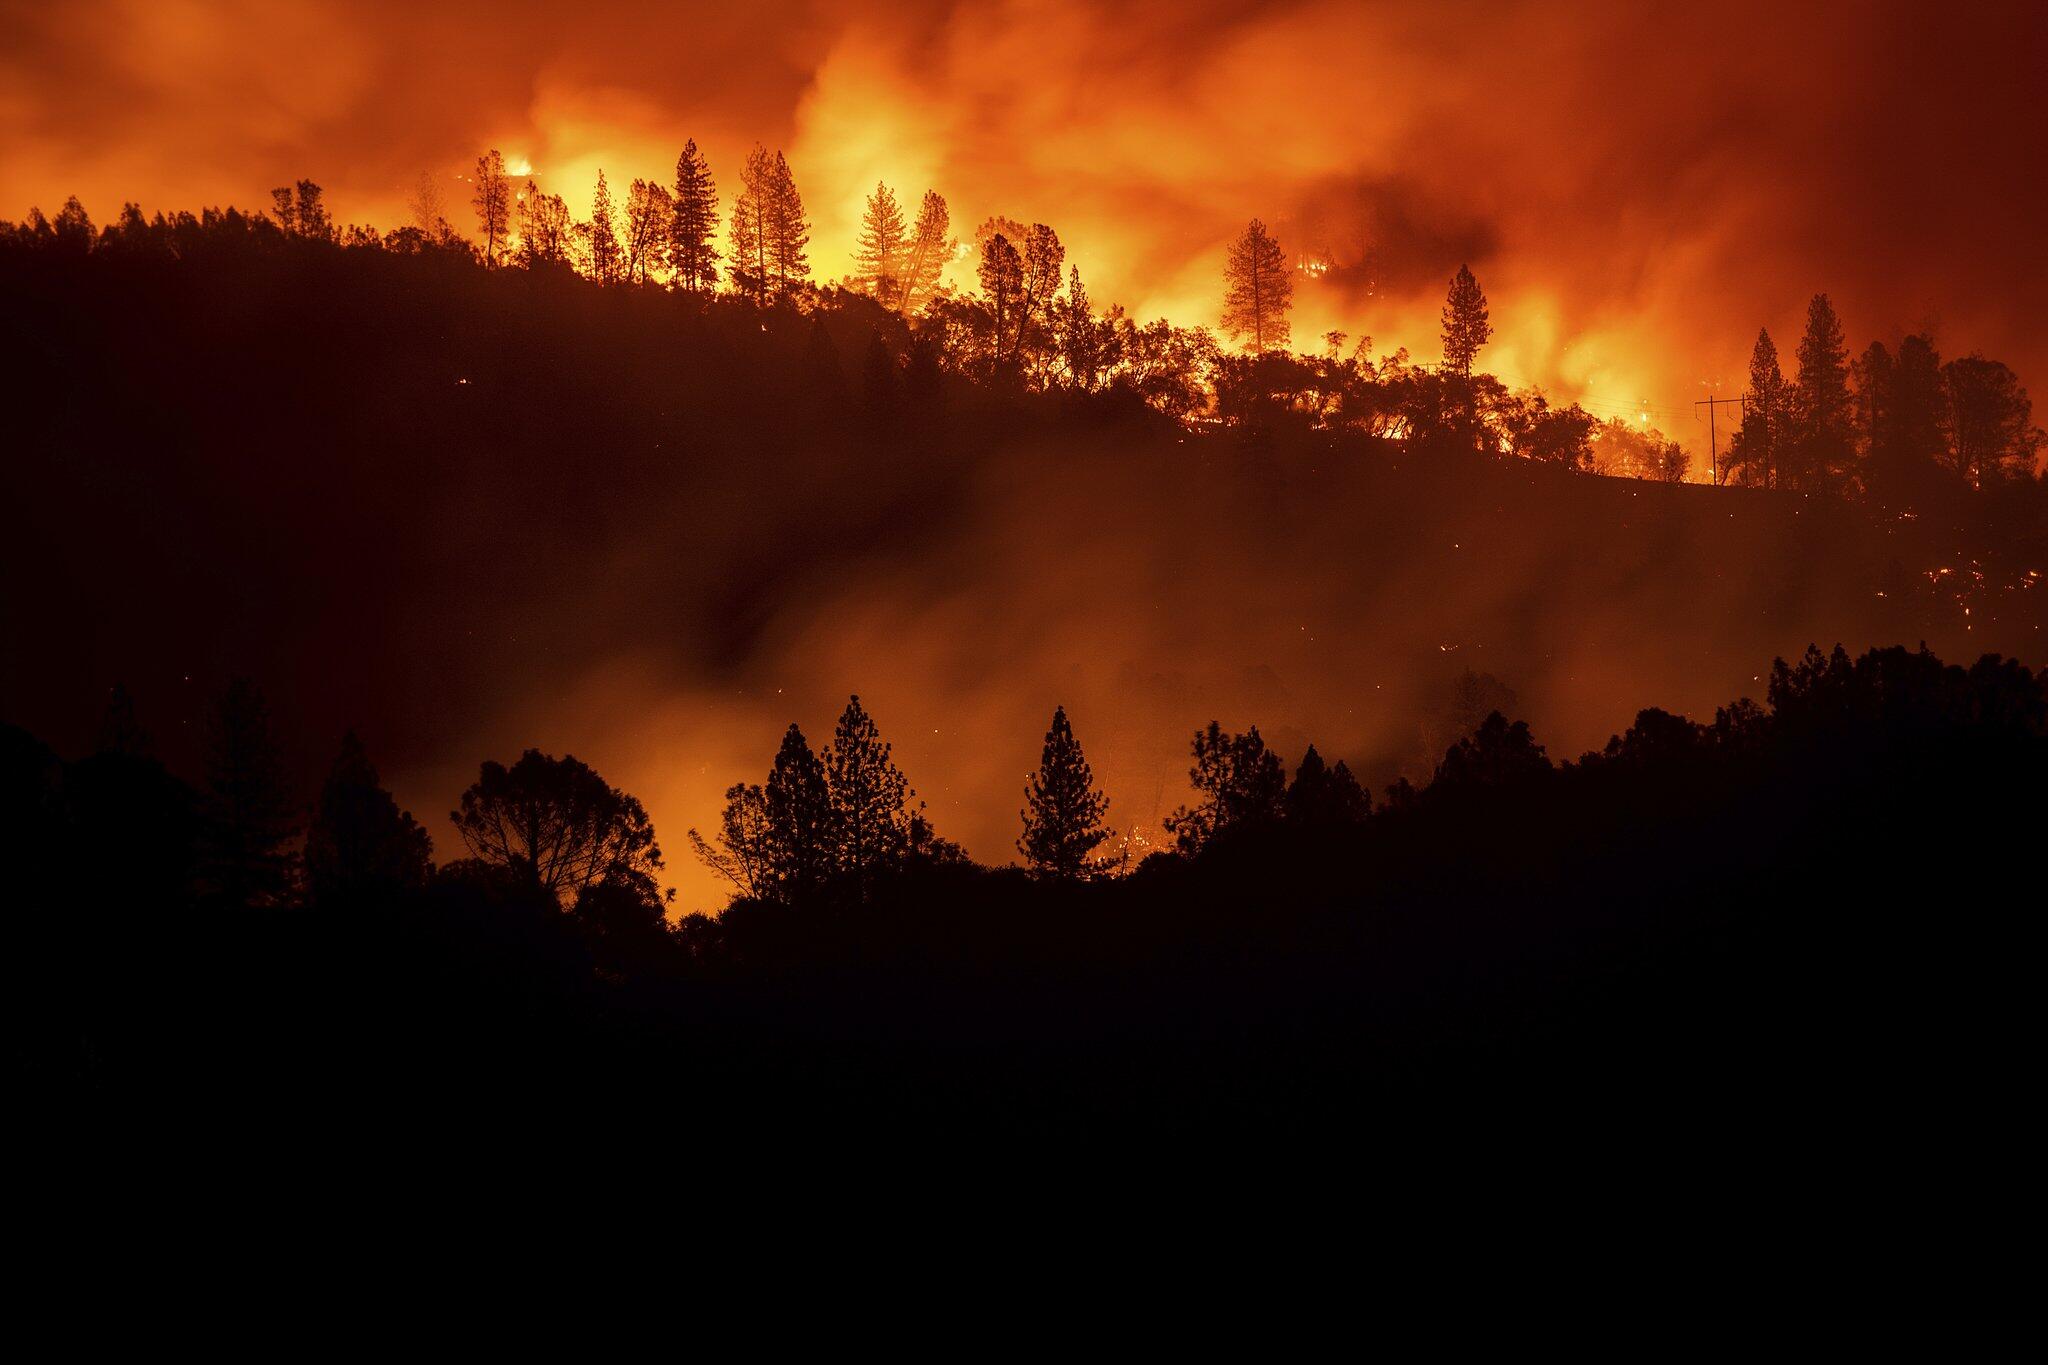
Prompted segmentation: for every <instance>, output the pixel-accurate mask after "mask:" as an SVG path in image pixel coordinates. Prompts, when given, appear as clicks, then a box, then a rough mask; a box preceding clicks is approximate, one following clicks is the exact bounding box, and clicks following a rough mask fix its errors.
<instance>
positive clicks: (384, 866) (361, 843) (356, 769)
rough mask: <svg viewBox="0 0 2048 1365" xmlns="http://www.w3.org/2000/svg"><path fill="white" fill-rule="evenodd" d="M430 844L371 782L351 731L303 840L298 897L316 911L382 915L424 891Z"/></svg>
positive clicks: (367, 763)
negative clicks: (302, 884)
mask: <svg viewBox="0 0 2048 1365" xmlns="http://www.w3.org/2000/svg"><path fill="white" fill-rule="evenodd" d="M433 847H434V845H433V840H431V839H430V838H429V837H428V836H427V832H426V831H425V830H424V829H422V828H420V825H419V822H418V821H417V820H414V819H413V818H412V813H411V812H410V811H405V810H401V809H399V806H398V802H397V801H395V800H394V799H392V795H391V793H390V792H388V791H386V790H385V789H384V786H383V784H382V783H381V782H379V781H378V779H377V770H376V769H375V768H374V767H372V766H371V765H370V758H369V754H368V753H367V752H365V750H364V748H363V742H362V741H361V740H360V739H358V738H357V737H356V732H355V731H353V730H351V731H349V732H348V733H347V734H346V735H344V736H343V737H342V741H341V754H340V756H339V757H338V758H336V759H335V761H334V768H333V770H332V771H330V772H329V773H328V775H327V781H326V782H325V783H323V784H322V785H321V788H320V800H319V804H318V805H317V806H315V808H314V813H313V824H312V828H311V829H309V830H308V831H307V832H306V892H307V895H308V897H309V898H310V899H311V901H312V902H313V904H314V906H315V907H317V908H320V909H335V908H342V907H366V908H368V907H379V906H385V907H388V906H390V905H391V904H392V903H394V902H395V901H397V900H398V899H400V898H401V897H403V896H404V895H406V894H407V893H408V892H412V891H417V890H418V889H420V888H421V887H423V886H425V885H426V882H427V876H428V874H429V873H430V872H431V871H432V870H433V863H432V855H433Z"/></svg>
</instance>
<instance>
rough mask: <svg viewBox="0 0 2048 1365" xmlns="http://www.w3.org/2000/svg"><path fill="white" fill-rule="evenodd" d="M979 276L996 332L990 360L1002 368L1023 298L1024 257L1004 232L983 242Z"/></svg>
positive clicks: (991, 322)
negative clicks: (1018, 252)
mask: <svg viewBox="0 0 2048 1365" xmlns="http://www.w3.org/2000/svg"><path fill="white" fill-rule="evenodd" d="M980 275H981V301H982V303H983V304H984V305H985V306H986V307H987V308H988V321H989V324H990V326H991V328H992V329H993V335H992V336H991V337H990V338H989V342H990V348H989V358H990V359H991V360H992V361H994V362H995V363H996V364H997V365H999V366H1000V365H1001V364H1002V363H1003V361H1004V359H1005V358H1007V356H1008V355H1009V354H1010V351H1009V338H1010V334H1011V332H1012V330H1013V329H1014V328H1015V326H1016V324H1017V316H1018V311H1019V310H1020V309H1021V308H1022V306H1023V299H1024V258H1023V257H1022V256H1020V255H1018V254H1017V248H1016V245H1015V244H1014V243H1012V242H1011V241H1010V239H1009V237H1007V236H1006V235H1004V234H1003V233H1000V232H998V233H994V234H992V235H991V236H990V237H989V239H988V240H987V241H986V242H983V243H982V246H981V270H980Z"/></svg>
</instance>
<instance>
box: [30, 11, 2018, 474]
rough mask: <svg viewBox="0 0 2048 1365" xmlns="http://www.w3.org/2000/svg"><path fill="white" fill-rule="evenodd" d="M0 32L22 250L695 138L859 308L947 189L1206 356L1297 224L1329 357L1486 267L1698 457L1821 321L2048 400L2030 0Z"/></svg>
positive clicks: (563, 166) (575, 174) (463, 14)
mask: <svg viewBox="0 0 2048 1365" xmlns="http://www.w3.org/2000/svg"><path fill="white" fill-rule="evenodd" d="M0 37H4V39H5V41H4V42H0V54H4V55H0V91H4V92H5V93H0V139H4V141H5V143H6V144H7V145H8V147H9V149H10V150H9V154H8V156H7V157H6V158H5V161H4V164H0V205H5V206H7V208H6V210H5V211H6V212H8V213H10V214H18V213H20V212H21V211H23V210H25V209H26V208H27V207H28V205H29V204H30V203H32V202H34V203H41V204H42V205H43V206H44V207H45V208H46V209H49V208H54V207H55V204H56V203H57V202H58V201H60V200H61V199H62V197H63V196H64V195H65V194H66V193H69V192H73V191H75V192H77V193H79V194H80V195H81V196H82V197H83V198H84V199H85V201H86V203H87V205H88V207H89V208H91V209H92V210H94V212H95V213H96V214H97V215H98V216H99V217H101V218H103V219H104V218H106V217H109V216H111V214H112V212H113V211H114V210H115V209H116V208H117V207H118V205H119V203H120V202H121V201H122V200H123V199H127V198H135V199H138V200H140V201H142V202H143V204H144V205H145V207H146V208H150V209H154V208H164V207H168V208H178V207H185V206H190V205H195V204H198V203H212V202H229V201H234V202H240V203H244V204H248V203H261V202H262V201H263V195H264V192H265V191H266V190H267V189H268V187H269V186H270V185H273V184H278V183H283V182H284V181H285V180H286V179H287V178H290V177H295V176H300V175H310V176H312V177H313V178H315V179H317V180H319V181H321V182H322V183H323V184H325V185H327V186H328V187H329V191H330V194H331V195H332V198H333V200H334V204H335V207H336V209H337V211H338V213H339V215H340V216H342V217H344V218H357V219H368V220H373V221H380V222H384V223H387V224H389V223H394V222H397V221H399V220H400V219H402V217H403V216H404V203H405V200H406V198H407V195H408V194H409V192H410V189H411V186H412V185H413V183H414V181H415V179H416V178H417V176H418V175H419V174H420V173H421V172H422V171H428V172H431V173H432V174H433V175H434V176H436V177H437V178H438V179H439V180H440V181H441V183H442V184H443V186H444V188H445V190H446V192H447V197H448V199H449V200H450V202H451V205H452V206H453V208H454V209H457V210H460V209H461V208H462V207H463V204H464V201H465V199H466V190H465V188H464V186H463V185H462V183H461V181H460V179H459V177H460V176H461V175H463V174H464V173H465V171H466V170H467V168H468V166H469V165H470V164H471V162H472V161H473V159H474V156H475V153H476V152H477V151H478V150H479V149H481V148H482V147H485V146H498V147H501V148H503V149H504V150H505V151H506V153H507V154H508V156H509V157H511V158H512V159H513V163H514V164H515V165H516V164H519V163H521V162H526V163H530V164H531V165H532V167H533V168H534V172H535V174H536V175H537V176H538V177H539V178H540V179H541V180H542V181H543V183H544V184H545V185H547V186H549V187H552V188H554V189H557V190H559V191H561V192H563V193H565V194H567V195H568V197H569V198H570V200H571V202H572V204H577V205H578V206H579V207H580V206H581V205H582V204H583V203H584V202H585V201H586V199H587V195H588V192H589V186H590V185H591V183H592V182H593V181H594V179H595V175H596V171H597V169H598V168H599V167H600V166H602V167H603V168H604V169H605V170H606V172H607V174H608V176H609V177H610V179H611V180H612V183H613V184H614V185H615V186H617V185H619V184H622V183H623V182H624V181H626V180H628V179H630V178H631V177H633V176H636V175H640V176H649V177H656V178H659V177H663V176H665V175H666V174H667V173H668V168H669V167H670V166H671V165H672V164H673V161H674V158H675V153H676V151H677V149H678V148H679V146H680V145H681V142H682V140H683V139H684V137H686V136H694V137H696V138H697V139H698V141H699V143H700V144H701V145H703V146H704V147H705V148H706V149H707V151H708V152H709V154H710V156H711V158H712V162H713V166H714V169H715V170H717V171H718V172H719V174H720V176H721V179H722V181H723V183H724V186H725V188H726V189H727V190H728V191H730V190H731V188H732V187H733V185H734V183H735V181H736V172H737V168H738V165H739V162H740V159H741V157H742V156H743V154H744V151H745V149H746V147H748V146H750V145H751V144H752V143H753V142H754V141H755V140H757V139H758V140H761V141H764V142H766V143H768V144H769V145H771V146H773V145H781V146H784V147H786V148H787V149H788V151H789V153H790V157H791V161H792V163H793V165H794V166H795V168H796V171H797V174H798V177H799V180H800V182H801V184H802V185H803V187H804V190H805V192H806V195H807V198H808V201H809V204H810V207H811V209H812V212H813V215H814V218H815V220H816V232H815V240H816V244H817V246H816V250H815V257H816V263H817V265H818V267H819V273H820V274H821V276H827V277H829V276H832V275H836V274H839V273H841V272H842V271H844V270H845V268H846V266H847V259H846V257H847V253H849V252H850V250H851V244H852V241H853V236H854V223H855V219H856V215H857V213H858V209H859V205H860V201H861V198H862V196H863V195H864V194H865V193H866V192H867V191H868V190H869V189H870V188H871V187H872V186H873V184H874V182H875V181H876V180H878V179H881V180H886V181H888V182H890V183H891V184H893V185H895V186H896V187H897V189H898V190H899V192H901V193H903V194H906V195H915V194H916V193H918V192H919V191H921V190H922V189H924V188H926V187H927V186H930V187H933V188H937V189H939V190H940V191H941V192H943V193H945V194H947V195H948V196H949V198H951V200H952V201H953V204H954V209H955V223H956V226H960V227H965V228H968V229H971V227H972V225H973V224H974V223H976V222H978V221H980V220H981V219H982V218H983V217H986V216H987V215H989V214H992V213H1004V214H1008V215H1010V216H1012V217H1016V218H1020V219H1023V220H1025V221H1034V220H1036V221H1044V222H1049V223H1051V224H1053V225H1054V226H1055V227H1057V228H1058V229H1059V230H1060V232H1061V234H1062V236H1063V237H1064V238H1065V239H1066V241H1067V243H1068V246H1069V249H1070V253H1071V254H1070V259H1072V260H1073V261H1074V262H1075V263H1077V264H1078V265H1079V266H1080V267H1081V270H1082V273H1083V275H1084V277H1086V278H1087V279H1088V280H1089V282H1090V284H1091V288H1092V289H1093V292H1094V293H1095V295H1096V297H1097V298H1098V299H1100V300H1115V301H1121V302H1122V303H1124V304H1125V305H1126V306H1127V307H1129V308H1131V309H1132V310H1133V311H1134V312H1138V313H1140V314H1144V315H1153V314H1161V313H1163V314H1169V315H1172V316H1174V317H1175V318H1176V319H1177V320H1180V321H1185V322H1202V321H1210V320H1213V318H1214V316H1215V314H1216V311H1217V309H1218V306H1219V303H1218V298H1217V295H1218V287H1217V283H1216V281H1217V273H1218V267H1219V263H1220V260H1221V255H1222V248H1223V244H1224V243H1225V242H1226V241H1227V240H1228V239H1229V237H1230V236H1231V235H1232V233H1234V232H1235V231H1236V230H1237V229H1238V228H1239V227H1240V226H1241V225H1242V223H1243V221H1244V220H1245V219H1246V218H1249V217H1251V216H1253V215H1259V216H1262V217H1264V218H1266V219H1267V220H1268V221H1269V222H1273V223H1276V224H1277V226H1278V228H1279V230H1280V233H1281V237H1282V240H1283V242H1284V243H1285V244H1286V245H1287V246H1288V248H1289V249H1290V250H1291V251H1294V252H1296V253H1298V254H1300V255H1301V256H1303V257H1306V258H1314V259H1315V260H1317V261H1318V263H1319V264H1320V265H1323V266H1327V267H1328V269H1326V270H1325V271H1324V273H1323V274H1322V275H1321V276H1320V277H1319V278H1316V279H1313V280H1305V281H1304V287H1303V288H1302V289H1301V291H1300V293H1299V298H1298V309H1297V318H1296V328H1295V335H1296V342H1297V345H1312V344H1313V343H1314V339H1315V338H1316V337H1318V336H1319V335H1320V334H1321V333H1322V332H1323V331H1325V330H1328V329H1342V330H1344V331H1347V332H1349V333H1351V334H1353V335H1354V336H1355V335H1358V334H1370V335H1372V336H1374V337H1375V338H1376V340H1377V341H1378V342H1379V343H1380V345H1381V346H1382V348H1383V349H1385V348H1391V347H1393V346H1397V345H1406V346H1409V347H1411V348H1412V349H1414V350H1415V351H1416V352H1417V353H1418V354H1433V353H1434V348H1435V338H1436V308H1437V305H1438V303H1439V302H1440V299H1441V295H1442V289H1443V282H1444V280H1445V279H1447V278H1448V277H1449V275H1450V274H1451V273H1452V272H1453V271H1454V270H1455V269H1456V267H1457V266H1458V264H1459V263H1460V262H1461V261H1465V260H1469V261H1470V262H1471V264H1472V265H1473V267H1474V269H1475V270H1477V271H1478V272H1479V274H1480V277H1481V279H1482V281H1483V282H1484V283H1485V284H1486V286H1487V288H1488V291H1489V293H1490V294H1491V296H1492V299H1493V303H1494V315H1495V319H1496V323H1497V325H1498V326H1499V328H1500V333H1499V336H1498V337H1497V339H1496V343H1495V346H1494V348H1493V350H1492V351H1491V352H1490V353H1489V355H1488V360H1489V362H1490V364H1491V367H1492V368H1494V369H1495V370H1497V371H1498V372H1500V373H1501V374H1503V376H1504V377H1508V378H1510V379H1512V380H1515V381H1518V382H1525V383H1532V384H1540V385H1544V386H1546V387H1548V388H1550V389H1551V390H1552V391H1553V393H1555V394H1556V395H1558V396H1560V397H1564V398H1572V397H1585V398H1588V399H1589V400H1591V401H1593V402H1595V403H1598V404H1601V405H1603V406H1604V407H1605V408H1608V409H1618V408H1619V407H1620V406H1622V405H1636V406H1639V407H1640V406H1647V407H1648V408H1649V409H1650V410H1651V411H1652V414H1653V419H1654V420H1657V421H1658V422H1659V424H1660V425H1662V426H1664V427H1665V428H1666V429H1667V430H1669V431H1670V432H1672V434H1674V435H1676V436H1679V437H1680V438H1682V439H1686V440H1687V441H1688V443H1689V444H1703V443H1699V442H1697V441H1695V440H1694V439H1693V438H1694V436H1695V433H1694V431H1693V426H1694V423H1693V421H1692V417H1693V412H1692V408H1691V403H1692V400H1693V399H1694V398H1696V397H1700V396H1702V395H1703V394H1704V393H1705V392H1706V391H1707V390H1708V389H1709V388H1719V389H1720V390H1722V391H1726V390H1727V389H1728V388H1729V387H1730V386H1732V385H1735V384H1737V383H1738V382H1739V376H1740V373H1741V366H1742V363H1743V361H1744V359H1745V358H1746V355H1747V349H1748V344H1749V341H1750V339H1751V338H1752V337H1753V336H1754V330H1755V327H1756V326H1757V325H1758V324H1759V323H1767V324H1771V325H1772V326H1773V328H1774V330H1778V331H1779V332H1780V333H1781V335H1782V334H1784V333H1789V332H1790V331H1792V330H1793V328H1794V327H1795V326H1796V323H1797V319H1798V318H1799V317H1800V315H1801V311H1802V309H1803V306H1804V303H1805V300H1806V297H1807V296H1808V295H1809V294H1810V293H1812V292H1814V291H1816V290H1823V289H1824V290H1828V291H1831V292H1832V293H1833V295H1834V297H1835V300H1836V303H1837V305H1838V307H1839V309H1840V311H1841V312H1842V314H1843V316H1844V317H1845V319H1846V320H1847V322H1848V325H1849V329H1850V333H1851V337H1852V341H1856V342H1858V343H1859V344H1860V341H1861V340H1862V339H1864V338H1867V337H1869V336H1873V335H1887V336H1889V335H1892V334H1894V333H1896V332H1897V331H1899V330H1900V329H1910V328H1915V327H1921V326H1930V325H1931V326H1933V327H1934V328H1936V330H1937V332H1938V334H1939V340H1940V342H1941V344H1942V345H1943V348H1944V350H1946V351H1948V352H1951V353H1960V352H1964V351H1968V350H1971V349H1983V350H1986V351H1988V352H1991V353H1993V354H1997V355H2000V356H2002V357H2003V358H2005V359H2007V360H2008V361H2009V362H2010V363H2012V364H2014V365H2015V366H2016V367H2017V368H2019V369H2020V371H2021V373H2022V374H2023V375H2026V376H2036V375H2040V374H2042V373H2048V347H2044V343H2043V342H2042V341H2041V339H2040V335H2039V332H2038V329H2037V328H2034V327H2032V325H2031V322H2032V319H2035V318H2038V317H2039V316H2040V315H2041V314H2042V313H2043V312H2044V311H2048V274H2044V273H2043V272H2042V271H2041V270H2040V269H2039V245H2038V242H2039V233H2038V223H2039V221H2040V218H2041V215H2042V212H2043V209H2044V207H2048V199H2044V196H2048V190H2044V187H2043V182H2042V181H2041V179H2040V177H2039V176H2038V174H2035V173H2034V169H2033V168H2035V167H2038V166H2040V165H2041V164H2044V162H2048V132H2044V122H2043V121H2042V120H2040V119H2038V118H2030V119H2020V120H2016V119H2014V118H2013V116H2012V111H2013V110H2014V109H2017V108H2023V107H2026V103H2027V101H2026V97H2025V96H2024V95H2023V93H2022V92H2024V91H2025V90H2026V88H2027V83H2028V81H2029V80H2030V79H2031V78H2032V77H2033V76H2034V75H2035V74H2037V73H2038V71H2039V70H2040V69H2041V67H2042V65H2043V64H2044V62H2048V11H2044V10H2043V9H2042V8H2041V7H2040V6H2039V5H2034V4H2028V3H2007V4H1988V5H1970V6H1960V7H1958V6H1949V7H1943V8H1930V7H1928V6H1924V5H1911V4H1853V5H1849V4H1844V5H1826V6H1783V5H1764V4H1740V3H1730V4H1722V5H1717V6H1714V7H1711V8H1710V9H1709V10H1707V11H1696V10H1686V9H1678V8H1672V7H1646V6H1640V5H1632V4H1624V3H1619V2H1618V0H1612V2H1609V3H1594V4H1580V5H1575V6H1570V7H1559V6H1555V5H1537V4H1495V5H1443V4H1420V3H1417V4H1388V5H1378V6H1372V7H1362V6H1358V5H1355V4H1334V3H1321V4H1316V3H1310V4H1292V5H1285V4H1283V5H1268V6H1262V7H1259V8H1258V9H1256V10H1252V11H1247V10H1245V9H1244V8H1243V7H1241V6H1234V5H1232V6H1226V5H1189V4H1180V3H1176V4H1137V5H1114V6H1108V5H1105V6H1091V5H1079V4H1061V3H1011V4H996V5H980V4H975V5H967V4H961V5H945V4H903V3H890V4H886V5H883V4H831V3H818V4H791V5H787V6H784V7H781V8H780V9H778V10H776V11H774V12H772V13H768V12H763V11H759V10H735V9H733V8H732V7H730V6H702V7H700V6H690V5H684V6H672V7H664V8H663V9H661V10H659V11H652V12H649V11H646V10H645V9H644V7H640V6H620V7H614V8H606V7H602V6H600V7H596V8H594V9H593V8H592V7H584V8H581V9H578V10H577V11H575V12H574V14H573V15H571V14H569V13H567V12H565V11H562V10H561V9H560V7H558V6H550V5H540V4H489V5H484V4H475V5H453V6H433V7H424V6H417V5H399V4H380V3H370V4H362V3H352V4H348V5H342V4H339V3H311V4H289V5H271V4H256V3H218V4H201V3H190V2H189V0H188V2H186V3H176V2H172V3H147V4H145V3H140V2H139V0H89V2H87V3H78V4H70V5H64V6H47V5H35V6H32V5H28V4H23V3H17V4H13V5H10V6H8V7H7V9H6V12H5V15H4V17H0ZM451 216H454V217H457V218H458V219H460V218H462V217H463V216H464V215H463V214H462V213H460V212H456V213H452V214H451Z"/></svg>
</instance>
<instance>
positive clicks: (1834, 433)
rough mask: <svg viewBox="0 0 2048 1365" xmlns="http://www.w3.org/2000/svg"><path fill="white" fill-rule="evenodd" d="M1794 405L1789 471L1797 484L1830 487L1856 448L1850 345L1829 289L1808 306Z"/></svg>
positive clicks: (1821, 489) (1794, 384)
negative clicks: (1851, 401) (1850, 392)
mask: <svg viewBox="0 0 2048 1365" xmlns="http://www.w3.org/2000/svg"><path fill="white" fill-rule="evenodd" d="M1792 410H1793V411H1792V415H1793V419H1794V430H1795V432H1796V437H1795V440H1794V448H1793V451H1792V452H1791V453H1792V457H1793V458H1792V460H1791V461H1790V466H1791V467H1790V468H1789V469H1788V471H1787V472H1788V473H1791V474H1792V475H1794V478H1795V485H1796V486H1797V487H1799V488H1803V489H1808V490H1811V491H1813V492H1825V491H1827V490H1828V489H1831V488H1833V487H1835V485H1836V484H1837V483H1838V482H1839V480H1840V479H1841V478H1842V477H1843V475H1844V474H1845V473H1846V472H1847V471H1848V468H1849V461H1850V457H1851V456H1852V454H1853V453H1854V449H1855V422H1854V414H1853V411H1852V409H1851V406H1850V402H1849V348H1848V346H1847V345H1846V344H1844V342H1843V340H1842V322H1841V319H1839V318H1837V317H1836V316H1835V307H1834V305H1833V304H1832V303H1830V302H1828V296H1827V295H1826V294H1815V295H1814V296H1813V302H1811V303H1810V304H1808V305H1807V308H1806V333H1805V335H1803V336H1801V337H1800V338H1799V375H1798V378H1796V379H1795V380H1793V382H1792Z"/></svg>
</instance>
